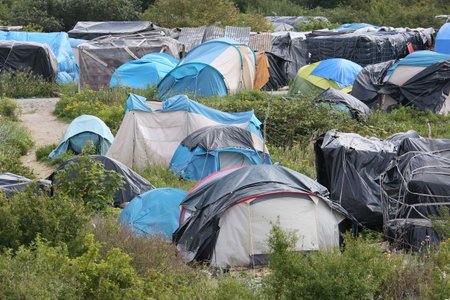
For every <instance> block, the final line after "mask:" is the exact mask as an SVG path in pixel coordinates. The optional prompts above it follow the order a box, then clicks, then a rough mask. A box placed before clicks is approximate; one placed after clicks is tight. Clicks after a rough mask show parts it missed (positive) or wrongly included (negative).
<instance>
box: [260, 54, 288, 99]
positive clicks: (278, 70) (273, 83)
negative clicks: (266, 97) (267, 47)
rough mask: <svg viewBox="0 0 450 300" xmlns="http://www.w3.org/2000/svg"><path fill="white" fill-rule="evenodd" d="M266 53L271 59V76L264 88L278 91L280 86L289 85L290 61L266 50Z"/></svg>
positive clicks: (268, 58)
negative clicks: (287, 71)
mask: <svg viewBox="0 0 450 300" xmlns="http://www.w3.org/2000/svg"><path fill="white" fill-rule="evenodd" d="M265 54H266V57H267V60H268V61H269V74H270V77H269V81H268V82H267V83H266V85H265V86H264V87H263V89H264V90H269V91H270V90H274V91H276V90H278V89H279V88H282V87H284V86H288V85H289V78H288V74H287V73H286V70H287V68H288V64H289V61H287V60H286V59H284V58H282V57H280V56H278V55H276V54H273V53H270V52H266V53H265Z"/></svg>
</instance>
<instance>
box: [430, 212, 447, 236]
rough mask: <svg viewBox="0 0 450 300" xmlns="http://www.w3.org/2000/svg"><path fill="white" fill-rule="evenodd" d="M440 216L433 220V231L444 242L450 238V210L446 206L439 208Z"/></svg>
mask: <svg viewBox="0 0 450 300" xmlns="http://www.w3.org/2000/svg"><path fill="white" fill-rule="evenodd" d="M439 215H440V216H439V217H434V218H433V219H432V222H433V229H434V230H436V232H437V233H438V234H439V236H440V237H441V238H442V239H443V240H446V239H448V238H450V209H449V208H448V207H446V206H443V207H441V208H439Z"/></svg>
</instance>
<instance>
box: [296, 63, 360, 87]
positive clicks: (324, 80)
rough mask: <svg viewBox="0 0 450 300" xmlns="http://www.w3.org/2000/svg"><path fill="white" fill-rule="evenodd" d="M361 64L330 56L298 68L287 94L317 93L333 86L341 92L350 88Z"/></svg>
mask: <svg viewBox="0 0 450 300" xmlns="http://www.w3.org/2000/svg"><path fill="white" fill-rule="evenodd" d="M361 69H362V68H361V66H359V65H358V64H355V63H354V62H351V61H349V60H346V59H342V58H331V59H327V60H324V61H320V62H317V63H314V64H311V65H306V66H303V67H301V68H300V70H299V71H298V73H297V76H296V77H295V80H294V82H293V83H292V85H291V87H290V89H289V94H290V95H296V94H302V95H309V94H318V93H321V92H323V91H324V90H327V89H328V88H334V89H337V90H341V91H343V92H349V91H351V90H352V86H353V82H354V81H355V79H356V76H358V73H359V72H360V71H361Z"/></svg>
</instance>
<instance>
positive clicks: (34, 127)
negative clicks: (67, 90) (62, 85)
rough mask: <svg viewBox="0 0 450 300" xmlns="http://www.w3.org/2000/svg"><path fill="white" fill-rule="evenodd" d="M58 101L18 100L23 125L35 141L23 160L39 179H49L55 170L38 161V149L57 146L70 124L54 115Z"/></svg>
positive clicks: (52, 99) (53, 99)
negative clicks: (45, 146)
mask: <svg viewBox="0 0 450 300" xmlns="http://www.w3.org/2000/svg"><path fill="white" fill-rule="evenodd" d="M58 100H59V98H35V99H34V98H33V99H18V100H17V102H18V104H19V107H20V109H21V115H20V119H21V120H22V123H23V125H24V126H25V127H26V128H28V129H29V130H30V131H31V135H32V136H33V140H34V147H33V148H32V149H31V150H30V152H29V153H28V154H27V155H25V156H22V157H21V160H22V162H23V163H24V164H25V165H27V166H29V167H30V168H32V169H33V170H34V172H35V174H36V176H38V177H39V178H44V177H47V176H48V175H50V174H51V173H52V171H53V170H52V168H50V167H48V166H47V165H45V164H42V163H40V162H38V161H36V149H37V148H39V147H41V146H44V145H48V144H57V143H58V142H59V140H60V139H61V137H62V136H63V134H64V132H65V131H66V128H67V127H68V126H69V124H66V123H63V122H61V121H59V120H57V119H56V117H55V116H54V115H53V114H52V113H53V110H54V109H55V105H56V103H57V102H58Z"/></svg>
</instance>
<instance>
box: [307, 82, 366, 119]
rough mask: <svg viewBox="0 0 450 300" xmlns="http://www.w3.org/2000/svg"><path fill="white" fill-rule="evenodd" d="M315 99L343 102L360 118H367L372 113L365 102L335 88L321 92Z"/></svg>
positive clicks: (318, 100)
mask: <svg viewBox="0 0 450 300" xmlns="http://www.w3.org/2000/svg"><path fill="white" fill-rule="evenodd" d="M314 101H315V102H327V103H339V104H343V105H345V106H346V107H347V108H348V109H349V110H350V111H351V112H352V114H354V115H355V116H356V118H357V119H360V120H367V117H368V115H369V113H370V108H369V107H368V106H367V105H365V104H364V103H363V102H361V101H359V100H358V99H356V98H355V97H353V96H352V95H349V94H347V93H344V92H342V91H339V90H336V89H333V88H329V89H327V90H326V91H323V92H322V93H320V94H319V95H318V96H317V97H316V98H315V99H314Z"/></svg>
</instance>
